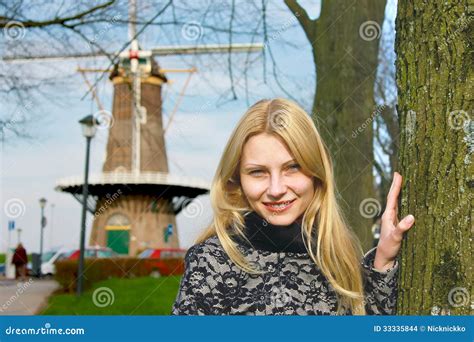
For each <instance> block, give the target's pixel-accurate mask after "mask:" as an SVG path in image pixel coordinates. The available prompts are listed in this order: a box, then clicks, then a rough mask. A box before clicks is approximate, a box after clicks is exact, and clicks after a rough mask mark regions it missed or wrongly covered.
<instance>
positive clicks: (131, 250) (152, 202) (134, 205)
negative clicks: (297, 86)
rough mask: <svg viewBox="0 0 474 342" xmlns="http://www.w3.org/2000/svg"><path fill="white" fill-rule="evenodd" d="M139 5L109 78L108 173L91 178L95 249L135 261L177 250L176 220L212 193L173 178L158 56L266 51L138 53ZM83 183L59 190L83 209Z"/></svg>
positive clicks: (66, 183)
mask: <svg viewBox="0 0 474 342" xmlns="http://www.w3.org/2000/svg"><path fill="white" fill-rule="evenodd" d="M135 22H136V6H135V3H134V2H133V1H132V2H131V6H130V24H129V35H130V39H131V49H130V50H129V51H126V52H123V53H121V54H120V55H119V62H118V63H117V64H116V65H115V66H114V69H113V70H112V71H111V73H110V80H111V81H112V83H113V87H114V95H113V96H114V97H113V109H112V115H113V119H112V124H111V125H110V128H109V137H108V142H107V157H106V161H105V163H104V165H103V168H102V174H100V175H91V176H90V178H89V194H90V196H89V198H88V210H89V212H90V213H92V214H93V215H94V221H93V226H92V232H91V236H90V239H89V243H90V244H91V245H100V246H107V247H110V248H112V249H113V250H115V251H116V252H118V253H121V254H129V255H136V254H137V253H138V252H140V251H141V250H143V249H145V248H177V247H179V240H178V234H177V228H176V215H177V214H178V213H179V212H180V211H181V210H183V209H185V208H186V206H187V205H190V204H191V203H192V199H194V198H195V197H197V196H199V195H201V194H205V193H207V192H208V191H209V185H208V184H207V182H204V181H201V180H199V179H195V178H189V177H181V176H176V175H171V174H169V169H168V160H167V154H166V145H165V136H164V129H163V118H162V96H161V91H162V87H163V85H164V84H165V83H166V82H167V78H166V76H165V75H164V73H163V72H162V71H161V70H160V68H159V66H158V64H157V63H156V61H155V60H154V58H153V57H154V56H159V55H170V54H175V55H179V54H208V53H230V52H246V53H249V52H256V51H261V50H262V48H263V45H262V44H233V45H205V46H177V47H159V48H155V49H152V50H148V51H145V50H140V49H139V47H138V41H137V39H136V38H137V34H136V27H135V24H134V23H135ZM82 187H83V180H82V177H72V178H65V179H61V180H59V181H58V182H57V186H56V189H57V190H58V191H63V192H68V193H71V194H72V195H73V196H74V197H75V198H76V199H78V200H79V202H80V203H82V202H83V199H82V198H81V197H82V196H81V194H82Z"/></svg>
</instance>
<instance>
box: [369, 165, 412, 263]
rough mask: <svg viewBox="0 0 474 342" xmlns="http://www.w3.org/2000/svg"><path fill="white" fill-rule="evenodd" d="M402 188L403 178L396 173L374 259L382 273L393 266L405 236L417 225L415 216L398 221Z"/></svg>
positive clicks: (383, 216)
mask: <svg viewBox="0 0 474 342" xmlns="http://www.w3.org/2000/svg"><path fill="white" fill-rule="evenodd" d="M401 187H402V176H401V175H400V174H399V173H398V172H395V173H394V175H393V182H392V186H391V187H390V191H389V192H388V195H387V207H386V208H385V211H384V213H383V215H382V223H381V228H380V239H379V243H378V245H377V251H376V253H375V259H374V268H375V269H377V270H380V271H385V270H387V269H389V268H390V267H392V266H393V264H394V261H395V258H396V257H397V254H398V251H399V250H400V247H401V245H402V240H403V234H404V233H405V232H406V231H407V230H409V229H410V228H411V227H412V226H413V223H415V217H414V216H413V215H408V216H406V217H405V218H403V220H401V221H400V222H399V221H398V195H399V194H400V189H401Z"/></svg>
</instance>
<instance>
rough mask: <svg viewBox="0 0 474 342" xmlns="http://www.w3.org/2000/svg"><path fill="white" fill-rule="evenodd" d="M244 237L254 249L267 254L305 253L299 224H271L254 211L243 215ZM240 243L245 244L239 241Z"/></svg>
mask: <svg viewBox="0 0 474 342" xmlns="http://www.w3.org/2000/svg"><path fill="white" fill-rule="evenodd" d="M244 219H245V236H246V237H247V239H249V241H250V242H251V243H252V246H253V247H254V248H255V249H259V250H265V251H269V252H292V253H307V249H306V246H305V244H304V242H303V238H302V236H301V224H300V223H298V222H297V221H295V222H293V223H292V224H290V225H286V226H278V225H274V224H271V223H270V222H268V221H267V220H265V219H264V218H262V217H261V216H259V215H258V214H257V213H256V212H255V211H251V212H249V213H247V214H245V215H244ZM239 241H240V242H243V243H244V244H247V245H248V243H246V242H244V241H242V240H241V239H239Z"/></svg>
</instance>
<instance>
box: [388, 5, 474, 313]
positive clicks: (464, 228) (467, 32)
mask: <svg viewBox="0 0 474 342" xmlns="http://www.w3.org/2000/svg"><path fill="white" fill-rule="evenodd" d="M468 8H469V5H468V0H461V1H421V0H413V1H399V2H398V15H397V20H396V31H397V37H396V43H395V49H396V53H397V61H396V68H397V87H398V95H399V101H398V113H399V116H400V125H401V136H400V166H401V171H402V175H403V176H404V183H405V184H404V187H403V191H402V196H401V209H402V210H401V215H400V216H401V217H403V216H405V215H407V214H408V213H410V214H413V215H414V216H415V219H416V222H415V226H414V227H412V228H411V230H410V231H409V232H408V233H407V235H406V237H405V239H404V241H403V246H402V250H401V254H400V257H401V272H400V282H399V297H398V313H400V314H409V315H429V314H434V315H437V314H452V315H467V314H472V300H473V299H474V298H473V297H471V293H472V290H473V287H472V283H473V281H472V279H473V278H472V277H473V272H472V260H473V248H472V233H473V222H472V207H473V206H472V205H473V199H474V194H473V176H474V165H473V160H472V153H473V133H474V122H473V121H472V120H471V119H472V113H473V111H472V103H473V101H472V94H473V93H474V92H473V89H472V79H473V73H472V60H473V50H472V46H473V36H474V35H473V25H472V23H473V20H472V19H473V16H472V12H471V13H469V9H468ZM469 79H470V80H471V82H470V83H469Z"/></svg>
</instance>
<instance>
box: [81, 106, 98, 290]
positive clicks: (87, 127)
mask: <svg viewBox="0 0 474 342" xmlns="http://www.w3.org/2000/svg"><path fill="white" fill-rule="evenodd" d="M79 123H80V124H81V126H82V134H83V135H84V137H85V138H86V163H85V164H86V166H85V170H84V185H83V186H82V222H81V242H80V243H81V244H80V247H79V248H80V252H79V266H78V271H77V295H78V296H80V295H81V294H82V284H83V277H84V275H83V272H84V242H85V238H86V215H87V196H88V194H89V190H88V185H89V183H88V182H89V152H90V145H91V139H92V138H93V137H94V135H95V133H96V131H97V127H96V124H97V123H98V122H97V120H96V119H95V118H94V117H93V116H92V115H88V116H86V117H84V118H82V119H81V120H79Z"/></svg>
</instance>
